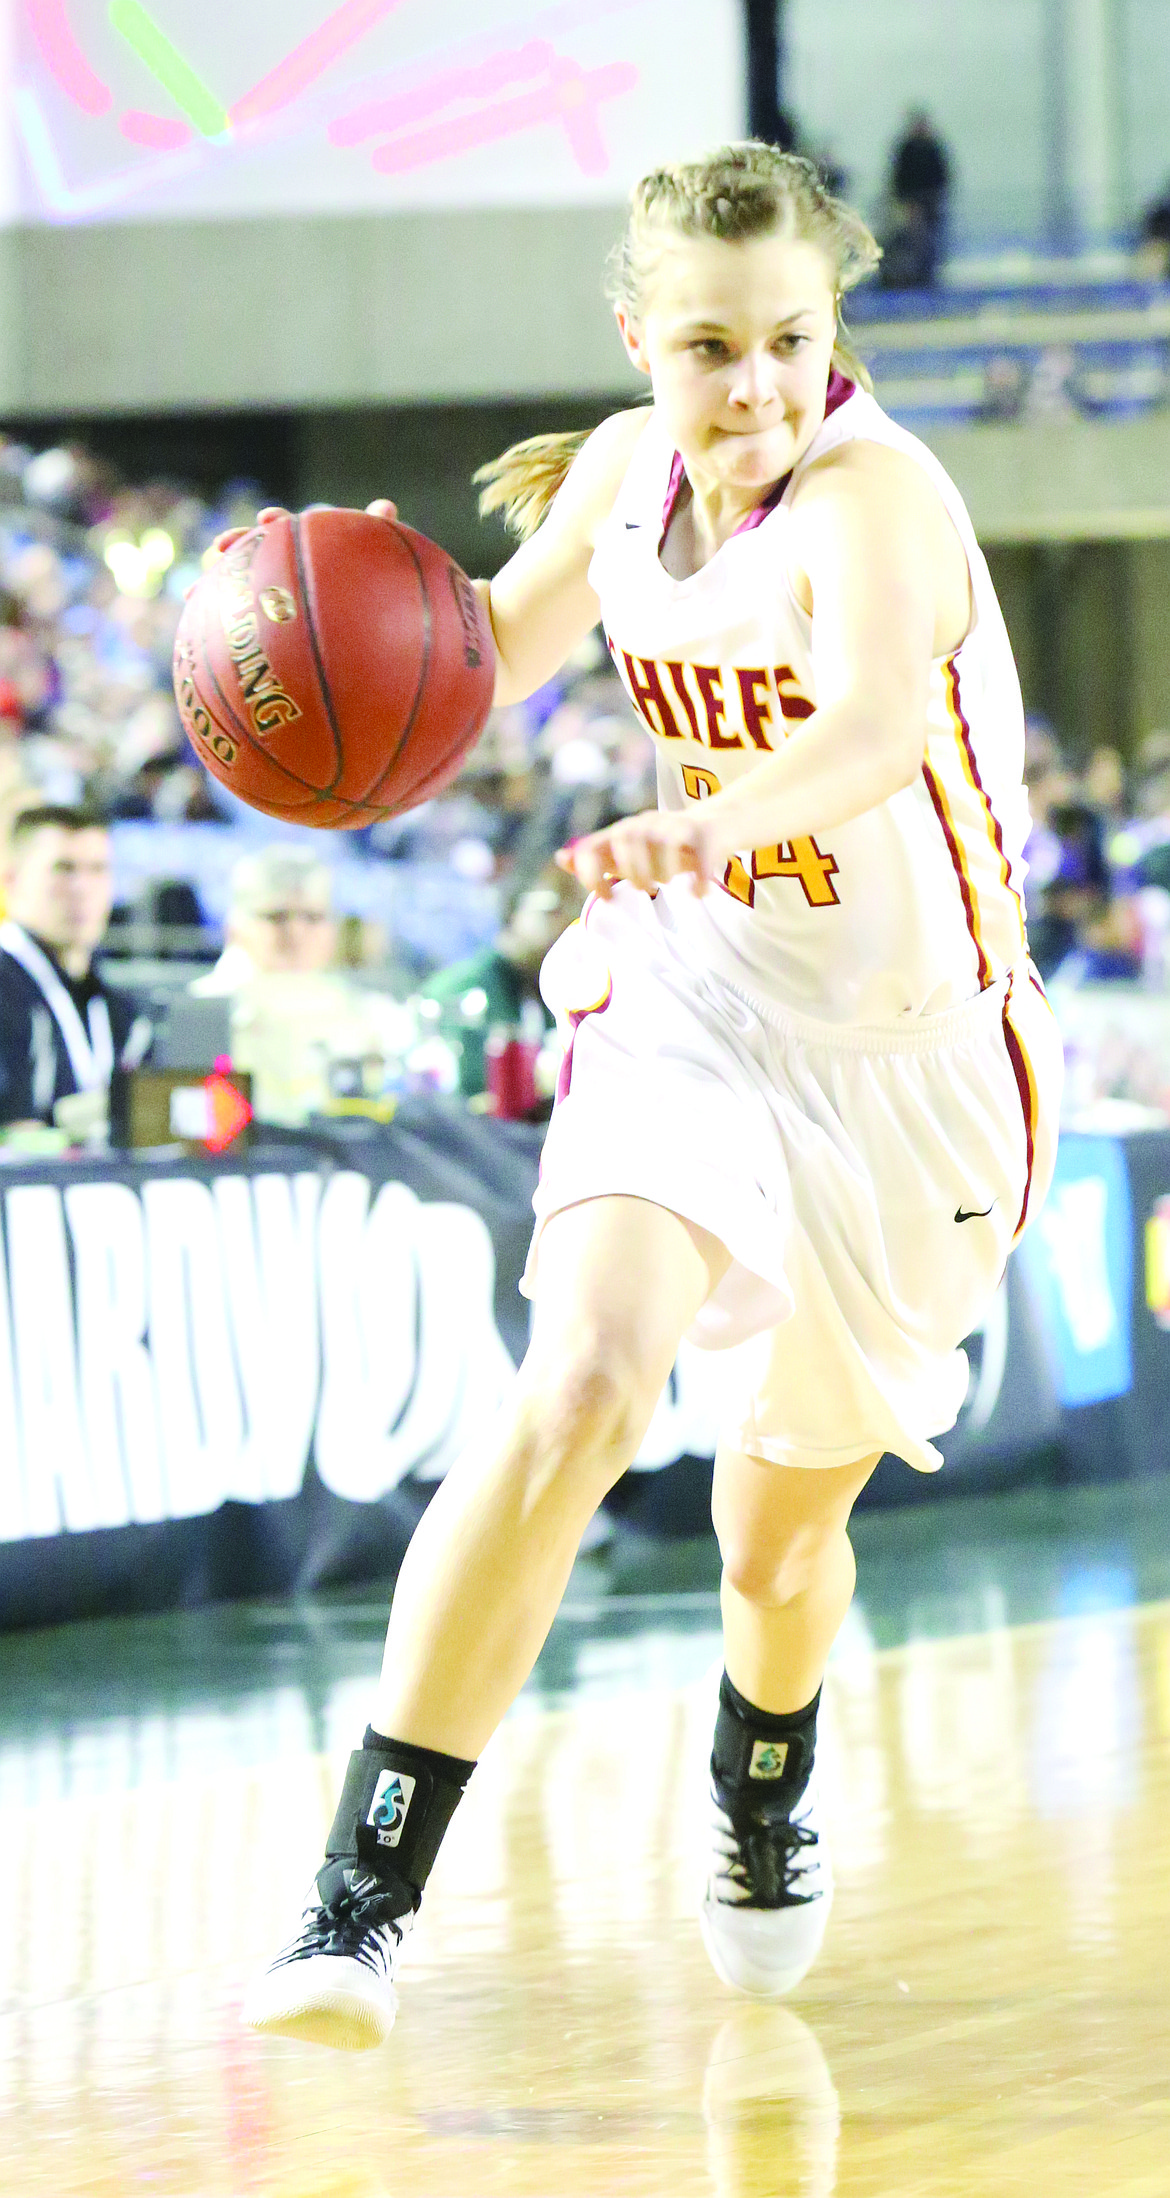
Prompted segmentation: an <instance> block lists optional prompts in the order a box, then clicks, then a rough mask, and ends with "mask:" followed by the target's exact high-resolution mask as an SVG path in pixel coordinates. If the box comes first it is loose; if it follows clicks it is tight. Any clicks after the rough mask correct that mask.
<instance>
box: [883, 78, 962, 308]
mask: <svg viewBox="0 0 1170 2198" xmlns="http://www.w3.org/2000/svg"><path fill="white" fill-rule="evenodd" d="M950 187H951V162H950V156H949V154H948V152H947V149H946V146H945V145H944V144H943V141H942V139H941V137H940V136H939V135H938V132H937V130H936V129H935V127H934V124H933V123H932V122H931V119H930V116H929V115H928V114H927V113H926V112H925V110H924V109H923V108H920V107H919V108H913V109H911V111H910V113H909V114H908V115H907V117H906V120H905V123H904V125H903V130H902V135H901V137H900V138H899V139H898V142H897V144H896V145H895V146H894V149H893V152H892V153H891V155H890V182H889V196H890V206H891V220H890V225H889V230H888V233H887V235H886V236H884V237H883V239H882V250H883V255H884V256H883V259H882V265H881V270H880V279H881V281H882V283H883V284H884V285H885V287H886V288H887V289H907V290H918V289H929V288H930V287H931V286H932V285H933V284H934V282H935V281H936V280H937V277H938V268H939V262H940V260H941V258H942V255H943V247H944V244H945V240H946V225H947V205H948V200H949V196H950Z"/></svg>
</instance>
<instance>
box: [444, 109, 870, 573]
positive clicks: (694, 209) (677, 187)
mask: <svg viewBox="0 0 1170 2198" xmlns="http://www.w3.org/2000/svg"><path fill="white" fill-rule="evenodd" d="M773 235H780V236H787V237H794V238H798V239H799V240H800V241H801V243H806V244H815V245H817V246H819V248H820V250H821V251H822V252H823V253H824V255H825V259H826V261H827V263H828V267H829V272H830V277H831V280H832V285H833V295H834V297H835V299H836V303H837V336H836V341H835V343H834V345H833V364H834V366H836V367H838V368H839V369H840V371H841V372H842V373H843V374H847V375H848V376H849V379H850V381H854V382H860V384H861V386H862V388H863V389H868V388H870V387H871V383H870V378H869V375H868V373H867V372H866V369H865V367H864V366H863V365H862V362H861V360H860V359H859V358H858V356H857V353H856V352H855V351H854V349H853V346H852V344H851V343H850V341H849V338H848V335H847V334H846V331H845V326H844V323H843V321H842V319H841V299H842V298H843V296H844V294H845V292H846V291H847V290H851V289H852V288H853V286H854V284H855V283H858V282H861V281H862V280H863V278H864V277H865V276H866V275H869V274H872V273H873V270H874V268H875V267H876V266H877V263H878V261H879V259H880V258H881V246H880V245H879V244H878V243H877V242H876V240H875V239H874V237H873V236H872V235H871V233H870V231H869V229H867V227H866V225H865V223H864V221H863V220H862V218H861V216H860V214H857V213H855V212H854V211H853V208H852V207H851V206H846V205H845V203H844V201H843V200H842V199H839V198H835V197H834V195H833V193H832V192H831V191H830V190H829V189H828V188H827V187H826V185H825V183H824V182H823V181H822V178H821V176H820V175H819V173H818V171H817V169H816V168H815V167H814V165H813V163H812V161H811V160H804V159H802V158H801V156H800V155H799V154H798V153H782V152H780V151H779V150H778V148H777V147H776V146H775V145H764V144H760V143H759V142H757V141H756V140H754V139H749V140H748V141H747V142H746V143H744V144H742V145H721V146H719V147H718V149H717V150H716V151H715V152H713V153H710V154H709V155H708V157H707V158H706V159H705V160H696V161H688V162H685V163H683V164H681V165H679V166H678V167H673V168H655V169H652V171H651V173H650V174H649V175H647V176H643V177H642V180H641V182H640V183H639V184H637V185H635V188H634V191H633V194H632V196H631V199H630V212H629V218H628V220H627V223H626V231H625V235H624V236H623V237H622V239H621V242H620V243H619V244H617V245H615V247H614V249H613V251H612V252H611V253H610V257H609V264H608V270H607V275H608V279H607V282H606V295H607V296H608V297H610V298H611V299H612V300H613V302H614V304H615V305H624V306H625V307H626V310H627V311H628V312H629V314H630V315H631V317H632V318H633V319H635V320H636V319H637V318H638V315H639V314H640V313H641V312H642V311H643V310H644V308H645V304H646V299H647V297H648V295H649V292H650V288H651V286H652V282H653V277H654V270H655V268H656V266H657V264H658V261H659V259H660V257H661V252H662V246H663V244H664V242H666V241H668V240H669V238H671V237H717V238H720V239H722V240H723V241H725V242H727V243H732V244H738V243H744V242H746V241H747V240H748V239H749V238H751V237H763V236H773ZM587 440H588V430H582V431H579V432H577V433H574V434H568V435H530V436H529V437H528V438H527V440H526V441H525V442H522V443H513V445H512V447H511V449H510V450H506V451H504V453H503V455H502V457H499V458H494V459H493V460H492V461H491V463H490V465H486V466H481V467H480V469H479V472H478V473H477V474H476V476H475V478H476V480H477V481H479V482H482V483H483V484H484V485H483V489H482V491H481V494H480V499H479V508H480V511H481V512H482V513H484V514H485V515H486V514H487V513H488V512H491V511H502V512H503V514H504V523H505V525H506V526H508V527H509V528H510V529H511V531H512V533H513V534H518V535H520V536H522V537H523V536H527V535H529V534H534V533H535V531H536V529H537V527H538V526H539V525H540V522H541V520H542V519H543V518H544V515H545V513H546V512H547V510H548V508H549V506H550V504H551V503H552V501H553V498H554V496H555V495H556V493H557V490H558V489H559V488H560V486H561V483H562V481H563V480H564V478H565V475H566V474H567V472H568V470H569V467H570V466H571V465H572V463H573V460H574V458H575V457H576V455H577V452H578V451H579V450H580V449H581V447H582V444H583V443H585V442H586V441H587Z"/></svg>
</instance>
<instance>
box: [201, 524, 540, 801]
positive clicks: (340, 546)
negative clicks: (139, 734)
mask: <svg viewBox="0 0 1170 2198" xmlns="http://www.w3.org/2000/svg"><path fill="white" fill-rule="evenodd" d="M174 676H175V697H176V700H177V702H178V705H179V715H180V717H181V718H182V720H183V725H184V728H185V730H186V732H187V733H188V735H189V737H190V739H191V742H192V744H193V746H194V748H195V750H196V753H197V754H198V755H199V757H200V758H201V760H202V761H203V762H204V763H205V764H206V766H207V768H208V770H209V771H211V772H213V773H214V775H215V777H216V778H218V779H221V780H222V782H223V784H224V785H225V786H230V788H231V789H232V792H233V793H236V794H238V795H239V796H240V799H241V801H246V802H248V803H249V804H250V806H251V807H252V808H253V809H262V810H263V811H264V813H265V815H266V816H270V817H283V818H285V819H286V820H287V821H288V822H290V823H294V824H313V825H320V826H328V827H330V828H331V829H333V830H337V829H339V828H340V829H345V828H347V827H355V826H359V825H363V824H373V823H375V822H376V821H377V820H378V818H380V817H392V816H396V815H398V814H399V813H400V812H401V811H402V810H404V809H413V808H414V807H415V806H416V805H417V804H418V803H419V802H421V801H426V800H429V798H430V796H431V795H432V794H436V793H438V792H439V791H440V789H441V788H442V787H444V786H446V785H447V784H449V782H450V780H451V779H453V778H454V777H455V775H456V773H457V772H458V771H459V769H460V767H461V765H462V763H463V761H464V759H465V757H466V755H467V753H468V750H469V749H470V748H472V747H473V746H474V744H475V742H476V740H477V739H478V737H479V735H480V733H481V731H482V730H483V725H484V722H485V720H486V718H487V714H488V711H489V710H490V708H491V702H492V689H493V687H494V685H495V676H496V658H495V648H494V646H493V643H492V636H491V632H490V629H489V626H488V622H487V619H486V617H485V615H484V612H483V609H482V606H481V604H480V600H479V597H478V595H477V594H476V591H475V589H474V588H473V587H472V585H471V582H470V580H469V579H468V578H467V575H466V573H464V572H461V571H460V569H459V567H458V565H456V564H454V563H453V562H452V560H451V558H450V557H448V555H447V553H446V551H445V550H441V549H439V548H438V546H437V544H435V543H434V542H429V541H428V540H427V538H426V536H425V535H423V534H416V533H415V532H414V530H413V529H412V528H411V527H404V526H402V525H400V524H399V523H398V522H397V521H396V520H389V519H378V518H375V517H373V516H372V515H371V514H370V513H367V512H364V511H342V510H333V509H331V508H328V507H321V506H318V507H317V508H315V509H313V510H310V511H304V512H301V513H299V514H295V515H294V514H291V513H289V514H285V515H284V516H282V517H281V518H279V519H272V520H269V521H268V523H267V524H266V525H265V526H262V527H255V528H253V529H252V531H251V533H249V534H245V535H242V536H241V537H240V540H239V541H238V542H233V543H232V546H231V548H230V549H229V550H227V551H226V552H225V554H224V555H223V556H222V557H220V558H218V559H217V560H216V562H215V563H214V565H212V566H211V567H210V568H209V569H208V571H207V572H205V573H204V574H203V576H202V578H201V579H200V580H199V581H198V582H197V583H196V585H195V587H194V588H193V589H192V591H191V594H190V595H189V596H188V598H187V602H186V605H185V607H184V610H183V615H182V617H181V618H180V620H179V629H178V632H177V634H176V636H175V660H174Z"/></svg>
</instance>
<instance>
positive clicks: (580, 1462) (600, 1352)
mask: <svg viewBox="0 0 1170 2198" xmlns="http://www.w3.org/2000/svg"><path fill="white" fill-rule="evenodd" d="M653 1405H654V1399H653V1397H651V1398H650V1399H649V1401H647V1397H646V1393H645V1386H644V1384H643V1383H642V1382H641V1381H640V1380H639V1378H638V1373H637V1369H636V1368H635V1367H634V1366H633V1365H632V1364H630V1363H629V1361H628V1359H627V1358H626V1355H625V1354H624V1353H623V1352H621V1351H620V1350H616V1349H608V1350H607V1349H605V1348H598V1347H597V1345H596V1344H595V1343H591V1342H590V1341H589V1339H586V1338H582V1339H580V1340H579V1342H578V1344H577V1346H576V1348H575V1349H574V1350H573V1351H572V1352H571V1353H568V1354H566V1355H565V1357H564V1358H563V1359H562V1361H561V1363H560V1364H559V1365H557V1366H555V1368H546V1369H545V1371H544V1373H543V1376H538V1377H537V1378H536V1379H535V1380H534V1382H533V1384H532V1386H531V1387H530V1388H529V1392H528V1399H527V1406H528V1408H527V1411H526V1414H525V1419H526V1423H527V1427H528V1431H529V1444H530V1450H531V1456H532V1462H533V1467H534V1470H535V1473H536V1475H537V1478H538V1479H541V1480H544V1479H547V1478H548V1477H549V1476H554V1477H558V1478H559V1477H560V1476H562V1475H564V1474H566V1473H568V1474H571V1475H573V1476H574V1477H575V1478H579V1477H582V1476H587V1477H588V1478H590V1479H591V1480H593V1479H598V1478H600V1480H601V1481H602V1482H603V1483H604V1484H605V1485H609V1484H610V1483H612V1481H614V1480H616V1479H617V1478H618V1476H619V1475H620V1474H621V1473H623V1472H624V1471H625V1469H626V1467H627V1465H628V1464H629V1463H630V1460H631V1458H632V1457H633V1455H634V1452H635V1451H636V1449H637V1447H638V1444H639V1442H640V1441H641V1439H642V1435H643V1433H644V1431H645V1426H646V1421H647V1420H648V1418H649V1415H650V1412H651V1411H652V1410H653Z"/></svg>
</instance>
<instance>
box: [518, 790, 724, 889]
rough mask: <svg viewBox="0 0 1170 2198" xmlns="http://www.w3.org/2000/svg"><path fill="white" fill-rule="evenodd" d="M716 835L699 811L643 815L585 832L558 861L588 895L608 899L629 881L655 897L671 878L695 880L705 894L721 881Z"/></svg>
mask: <svg viewBox="0 0 1170 2198" xmlns="http://www.w3.org/2000/svg"><path fill="white" fill-rule="evenodd" d="M713 841H714V833H713V831H712V830H711V828H710V826H709V825H707V824H706V823H705V821H704V819H703V817H702V816H700V815H699V814H697V813H696V812H695V811H691V812H688V813H685V814H683V815H678V816H676V815H674V814H673V813H672V812H670V811H667V810H662V809H644V810H642V811H641V812H640V813H639V814H638V815H637V816H634V817H623V818H622V819H621V821H620V822H619V823H617V824H611V825H608V826H607V827H606V829H605V831H603V832H587V833H586V834H585V836H584V838H583V839H579V840H573V841H572V843H571V844H570V845H569V846H568V847H562V848H561V850H560V852H559V853H558V855H557V858H556V859H557V861H558V862H559V864H560V866H561V868H562V870H570V871H571V872H572V874H573V876H574V877H575V878H576V879H577V880H578V882H579V883H580V884H581V885H583V886H585V887H586V889H587V890H588V891H589V892H593V893H600V894H601V896H602V897H603V899H607V898H608V896H609V894H610V892H611V891H612V889H613V887H614V886H615V885H616V884H617V882H618V879H619V878H625V879H628V881H629V883H630V884H631V885H636V886H638V887H640V889H641V891H642V892H643V893H653V892H656V891H657V888H658V887H659V886H660V885H665V884H666V883H667V881H668V880H669V879H670V878H677V877H682V876H684V875H686V876H690V877H693V878H694V880H695V891H696V892H697V893H703V892H705V891H706V889H707V887H708V885H710V884H712V883H713V882H714V881H715V880H716V879H717V878H719V877H722V875H723V867H724V860H723V858H722V857H721V856H720V855H719V854H718V852H717V850H716V848H715V846H714V845H713Z"/></svg>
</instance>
